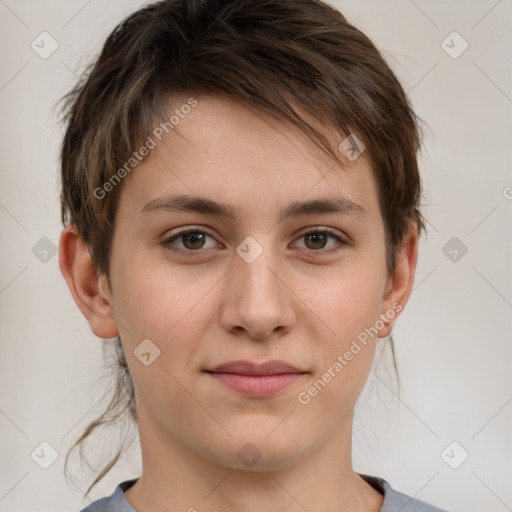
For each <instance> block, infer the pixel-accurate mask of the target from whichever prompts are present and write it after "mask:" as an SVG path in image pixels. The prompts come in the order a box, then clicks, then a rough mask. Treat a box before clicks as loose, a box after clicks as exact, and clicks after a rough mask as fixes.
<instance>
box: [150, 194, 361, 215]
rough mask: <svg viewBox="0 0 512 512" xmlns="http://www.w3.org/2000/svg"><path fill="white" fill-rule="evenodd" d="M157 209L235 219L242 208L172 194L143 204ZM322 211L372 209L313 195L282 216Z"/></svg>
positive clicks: (202, 198)
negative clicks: (316, 197)
mask: <svg viewBox="0 0 512 512" xmlns="http://www.w3.org/2000/svg"><path fill="white" fill-rule="evenodd" d="M156 211H163V212H195V213H200V214H204V215H215V216H217V217H222V218H227V219H234V218H235V217H236V214H237V212H238V211H239V209H238V208H236V207H234V206H232V205H229V204H226V203H219V202H217V201H213V200H211V199H208V198H206V197H200V196H191V195H183V194H171V195H166V196H162V197H157V198H156V199H153V200H152V201H150V202H149V203H147V204H145V205H144V206H143V208H142V210H141V211H140V213H141V214H147V213H151V212H156ZM321 213H339V214H345V215H355V216H357V217H360V218H362V219H367V218H368V212H367V211H366V210H365V209H364V208H363V207H362V206H361V205H359V204H357V203H354V202H353V201H351V200H350V199H348V198H346V197H329V198H325V199H311V200H309V201H294V202H293V203H290V204H289V205H288V206H287V207H286V208H284V209H283V210H282V211H281V212H280V216H279V220H280V221H283V220H286V219H288V218H290V217H299V216H303V215H317V214H321Z"/></svg>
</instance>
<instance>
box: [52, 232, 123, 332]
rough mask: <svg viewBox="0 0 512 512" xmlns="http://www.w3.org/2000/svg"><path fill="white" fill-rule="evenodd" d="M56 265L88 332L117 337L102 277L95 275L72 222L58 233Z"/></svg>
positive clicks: (86, 251)
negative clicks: (83, 318)
mask: <svg viewBox="0 0 512 512" xmlns="http://www.w3.org/2000/svg"><path fill="white" fill-rule="evenodd" d="M59 267H60V270H61V272H62V275H63V276H64V279H65V280H66V282H67V284H68V287H69V290H70V292H71V295H72V296H73V299H74V300H75V303H76V304H77V306H78V308H79V309H80V311H81V312H82V314H83V315H84V316H85V318H86V319H87V321H88V322H89V326H90V327H91V330H92V332H93V333H94V334H95V335H96V336H98V337H100V338H104V339H109V338H114V337H116V336H119V331H118V329H117V324H116V321H115V319H114V315H113V307H112V298H111V296H110V294H109V293H108V291H107V286H106V284H105V276H100V277H99V276H98V274H97V272H96V269H95V267H94V264H93V261H92V258H91V255H90V254H89V250H88V248H87V246H86V245H85V243H84V242H83V240H82V239H81V238H80V236H79V234H78V230H77V228H76V226H75V225H69V226H66V227H65V228H64V229H63V231H62V233H61V236H60V243H59Z"/></svg>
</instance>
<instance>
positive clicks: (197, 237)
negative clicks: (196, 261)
mask: <svg viewBox="0 0 512 512" xmlns="http://www.w3.org/2000/svg"><path fill="white" fill-rule="evenodd" d="M190 239H191V240H192V244H191V245H192V247H189V248H191V249H200V248H201V246H202V243H201V242H204V235H203V233H197V232H196V233H187V234H186V235H183V242H184V244H185V246H187V243H186V241H187V240H190ZM196 242H199V244H196Z"/></svg>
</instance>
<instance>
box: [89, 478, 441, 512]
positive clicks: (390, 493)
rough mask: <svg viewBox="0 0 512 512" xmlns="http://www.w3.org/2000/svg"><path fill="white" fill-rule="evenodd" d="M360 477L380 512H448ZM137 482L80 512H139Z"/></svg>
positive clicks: (127, 482) (128, 482)
mask: <svg viewBox="0 0 512 512" xmlns="http://www.w3.org/2000/svg"><path fill="white" fill-rule="evenodd" d="M359 476H361V478H363V479H364V480H366V482H368V483H369V484H370V485H371V486H372V487H373V488H374V489H376V490H377V491H378V492H380V493H381V494H382V495H383V496H384V502H383V503H382V507H381V509H380V512H446V510H442V509H440V508H437V507H434V506H432V505H429V504H428V503H425V502H424V501H420V500H417V499H415V498H411V497H410V496H407V495H405V494H402V493H401V492H398V491H395V490H394V489H393V488H392V487H391V486H390V485H389V484H388V482H386V480H383V479H382V478H378V477H376V476H369V475H361V474H360V475H359ZM137 480H138V478H135V479H134V480H125V481H124V482H121V483H120V484H119V485H118V486H117V487H116V489H115V491H114V492H113V493H112V495H111V496H109V497H108V498H101V499H99V500H96V501H94V502H92V503H91V504H90V505H89V506H88V507H86V508H84V509H82V510H81V511H80V512H137V511H136V510H135V509H134V508H133V507H132V506H131V505H130V504H129V503H128V501H127V500H126V498H125V497H124V491H126V490H128V489H129V488H130V487H131V486H132V485H133V484H134V483H135V482H136V481H137Z"/></svg>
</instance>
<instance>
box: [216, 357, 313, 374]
mask: <svg viewBox="0 0 512 512" xmlns="http://www.w3.org/2000/svg"><path fill="white" fill-rule="evenodd" d="M207 371H209V372H213V373H237V374H239V375H279V374H283V373H306V372H304V371H302V370H300V369H299V368H296V367H295V366H292V365H291V364H288V363H286V362H284V361H279V360H277V359H273V360H271V361H265V362H264V363H255V362H253V361H243V360H238V361H229V362H227V363H222V364H220V365H218V366H216V367H215V368H213V369H212V370H207Z"/></svg>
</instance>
